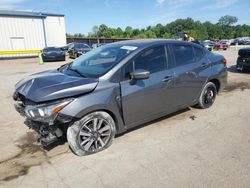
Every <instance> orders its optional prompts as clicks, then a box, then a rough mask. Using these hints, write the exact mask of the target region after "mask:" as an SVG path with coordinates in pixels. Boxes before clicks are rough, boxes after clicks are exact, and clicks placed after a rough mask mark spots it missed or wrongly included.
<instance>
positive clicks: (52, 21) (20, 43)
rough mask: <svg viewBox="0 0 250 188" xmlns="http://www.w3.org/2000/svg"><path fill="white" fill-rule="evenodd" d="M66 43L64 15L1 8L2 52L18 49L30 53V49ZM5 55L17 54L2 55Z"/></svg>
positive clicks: (0, 33) (0, 47)
mask: <svg viewBox="0 0 250 188" xmlns="http://www.w3.org/2000/svg"><path fill="white" fill-rule="evenodd" d="M64 45H66V33H65V21H64V15H62V14H47V13H41V12H26V11H7V10H0V54H3V53H4V51H16V50H27V53H28V52H29V50H41V49H43V48H44V47H47V46H58V47H60V46H64ZM1 52H2V53H1ZM26 55H27V54H26ZM3 56H4V57H10V56H17V55H0V57H3ZM18 56H19V55H18Z"/></svg>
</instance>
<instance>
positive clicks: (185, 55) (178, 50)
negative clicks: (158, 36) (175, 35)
mask: <svg viewBox="0 0 250 188" xmlns="http://www.w3.org/2000/svg"><path fill="white" fill-rule="evenodd" d="M173 52H174V57H175V61H176V66H182V65H187V64H190V63H194V62H195V55H194V50H193V47H192V46H188V45H173Z"/></svg>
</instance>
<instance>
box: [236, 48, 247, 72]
mask: <svg viewBox="0 0 250 188" xmlns="http://www.w3.org/2000/svg"><path fill="white" fill-rule="evenodd" d="M236 68H237V70H239V71H242V72H243V71H245V70H246V69H247V70H250V48H243V49H240V50H239V52H238V59H237V64H236Z"/></svg>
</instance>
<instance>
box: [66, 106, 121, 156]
mask: <svg viewBox="0 0 250 188" xmlns="http://www.w3.org/2000/svg"><path fill="white" fill-rule="evenodd" d="M115 133H116V128H115V122H114V120H113V118H112V117H111V116H110V115H109V114H108V113H106V112H103V111H97V112H93V113H90V114H88V115H86V116H84V117H83V118H82V119H80V120H79V121H76V122H75V123H74V124H73V125H72V126H70V127H69V128H68V130H67V140H68V143H69V146H70V149H71V151H72V152H73V153H74V154H76V155H78V156H84V155H89V154H94V153H97V152H99V151H102V150H104V149H106V148H108V147H109V146H110V145H111V144H112V141H113V139H114V137H115Z"/></svg>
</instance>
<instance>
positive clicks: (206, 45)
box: [202, 41, 214, 51]
mask: <svg viewBox="0 0 250 188" xmlns="http://www.w3.org/2000/svg"><path fill="white" fill-rule="evenodd" d="M202 45H203V46H204V47H205V48H206V49H208V50H209V51H212V50H213V47H214V43H213V42H211V41H210V42H202Z"/></svg>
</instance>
